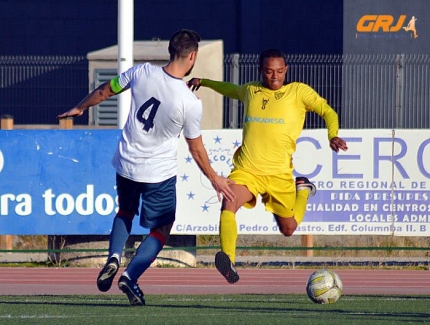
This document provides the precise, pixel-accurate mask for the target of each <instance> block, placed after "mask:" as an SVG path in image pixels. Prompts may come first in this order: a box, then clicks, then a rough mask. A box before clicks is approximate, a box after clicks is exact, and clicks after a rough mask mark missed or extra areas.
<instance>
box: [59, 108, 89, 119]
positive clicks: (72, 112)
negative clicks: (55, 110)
mask: <svg viewBox="0 0 430 325" xmlns="http://www.w3.org/2000/svg"><path fill="white" fill-rule="evenodd" d="M82 114H84V111H83V110H81V109H79V108H77V107H74V108H72V109H71V110H70V111H67V112H65V113H63V114H60V115H58V116H57V118H58V119H60V120H61V119H62V118H66V117H72V116H81V115H82Z"/></svg>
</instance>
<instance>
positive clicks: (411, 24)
mask: <svg viewBox="0 0 430 325" xmlns="http://www.w3.org/2000/svg"><path fill="white" fill-rule="evenodd" d="M416 21H417V18H416V17H415V16H412V17H411V18H410V19H409V20H407V16H406V15H400V16H399V17H394V16H392V15H364V16H362V17H360V19H359V20H358V22H357V26H356V31H357V34H356V38H417V37H418V34H417V29H416V26H415V23H416ZM406 22H407V23H406Z"/></svg>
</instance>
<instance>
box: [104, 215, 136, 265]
mask: <svg viewBox="0 0 430 325" xmlns="http://www.w3.org/2000/svg"><path fill="white" fill-rule="evenodd" d="M132 222H133V220H131V219H130V218H129V217H125V216H122V215H116V216H115V218H114V219H113V225H112V231H111V233H110V236H109V257H110V256H112V255H114V254H115V255H116V256H119V259H118V260H119V262H121V256H122V251H123V249H124V246H125V243H126V241H127V239H128V237H129V236H130V232H131V225H132Z"/></svg>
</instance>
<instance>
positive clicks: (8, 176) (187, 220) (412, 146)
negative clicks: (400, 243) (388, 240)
mask: <svg viewBox="0 0 430 325" xmlns="http://www.w3.org/2000/svg"><path fill="white" fill-rule="evenodd" d="M119 136H120V131H119V130H12V131H4V130H3V131H0V234H9V235H36V234H39V235H43V234H46V235H74V234H80V235H85V234H87V235H96V234H100V235H101V234H109V233H110V229H111V226H112V219H113V217H114V216H115V213H116V211H117V208H118V202H117V197H116V189H115V171H114V169H113V167H112V166H111V163H110V162H111V159H112V156H113V154H114V152H115V149H116V146H117V142H118V139H119ZM340 136H341V137H342V138H344V139H345V140H346V141H347V143H348V146H349V150H348V151H347V152H340V153H339V154H337V153H334V152H332V151H331V150H330V148H329V146H328V140H327V131H326V130H305V131H303V132H302V135H301V137H300V138H299V141H298V144H297V152H296V153H295V154H294V165H295V176H299V175H303V176H306V177H308V178H309V179H311V180H312V181H313V182H314V183H315V185H316V186H317V189H318V190H317V193H316V195H315V196H314V197H312V198H311V199H310V200H309V202H308V205H307V213H306V216H305V219H304V221H303V222H302V223H301V224H300V225H299V227H298V229H297V231H296V233H295V234H298V235H300V234H323V235H336V234H342V235H345V234H351V235H373V234H377V235H398V236H429V235H430V192H429V188H430V181H429V180H430V131H428V130H342V131H341V134H340ZM203 139H204V143H205V147H206V149H207V151H208V155H209V158H210V160H211V164H212V166H213V168H214V169H215V171H217V173H219V174H222V175H225V176H227V175H228V174H229V172H230V169H231V166H232V157H233V153H234V151H235V150H236V149H237V147H238V146H239V145H240V142H241V130H207V131H203ZM178 168H179V169H178V181H177V196H178V207H177V220H176V222H175V225H174V227H173V229H172V234H188V235H191V234H193V235H195V234H217V233H218V223H219V221H218V220H219V212H220V208H221V204H220V202H218V199H217V196H216V193H215V191H214V190H213V189H212V186H211V184H210V183H209V181H208V180H207V179H206V178H205V177H204V175H202V173H201V172H200V170H199V169H198V168H197V166H196V164H195V162H194V161H193V159H192V157H191V155H190V153H189V152H188V148H187V145H186V143H185V141H184V140H183V139H181V141H180V145H179V151H178ZM257 201H258V203H257V206H256V207H255V208H254V209H250V210H249V209H245V208H242V209H240V210H239V211H238V213H237V221H238V231H239V233H240V234H278V233H279V231H278V229H277V225H276V222H275V221H274V219H273V217H272V215H271V214H270V213H268V212H266V211H265V210H264V206H263V205H262V204H261V202H260V201H261V200H260V198H258V200H257ZM138 219H139V218H138V217H136V218H135V220H134V223H133V230H132V233H133V234H147V233H148V230H147V229H144V228H142V227H140V226H139V220H138Z"/></svg>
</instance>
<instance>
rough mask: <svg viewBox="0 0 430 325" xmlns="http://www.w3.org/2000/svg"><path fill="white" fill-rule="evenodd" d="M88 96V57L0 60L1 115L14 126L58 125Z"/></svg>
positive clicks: (14, 57) (82, 122)
mask: <svg viewBox="0 0 430 325" xmlns="http://www.w3.org/2000/svg"><path fill="white" fill-rule="evenodd" d="M86 94H88V61H87V59H86V57H85V56H0V115H12V116H13V118H14V123H15V124H58V121H56V116H57V115H58V114H59V113H62V112H64V111H66V110H68V109H70V108H72V107H73V106H74V105H76V104H77V101H79V100H80V99H81V98H83V97H84V96H85V95H86ZM76 124H88V118H86V119H85V118H83V119H77V120H76Z"/></svg>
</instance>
